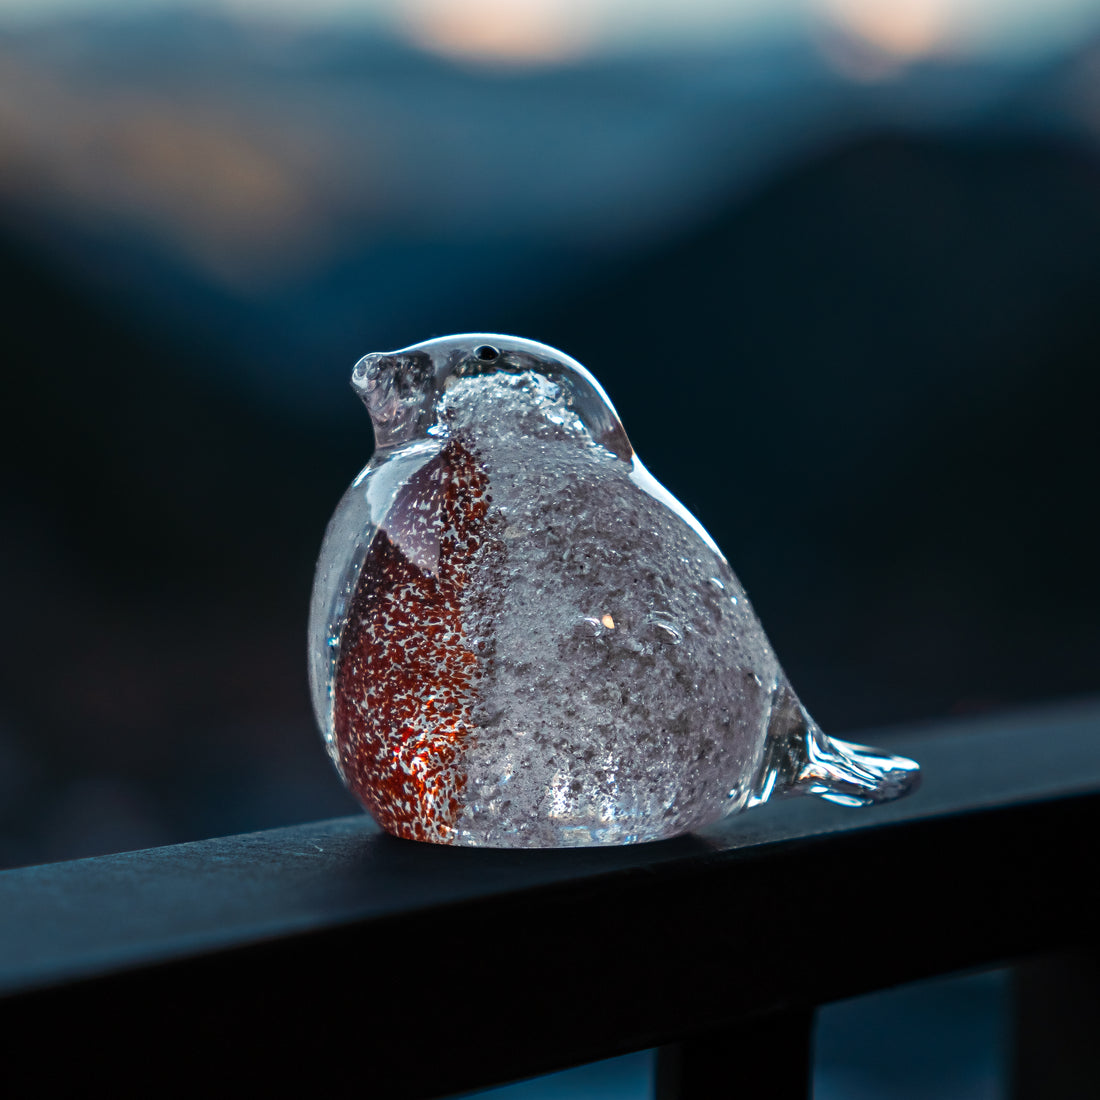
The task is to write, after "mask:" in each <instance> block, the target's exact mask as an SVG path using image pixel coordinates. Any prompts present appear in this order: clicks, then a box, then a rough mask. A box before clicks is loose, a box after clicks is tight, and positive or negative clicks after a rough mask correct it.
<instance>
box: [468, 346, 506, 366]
mask: <svg viewBox="0 0 1100 1100" xmlns="http://www.w3.org/2000/svg"><path fill="white" fill-rule="evenodd" d="M474 355H476V356H477V357H478V359H480V360H481V361H482V362H483V363H491V362H492V361H493V360H494V359H499V358H500V352H499V351H497V349H496V348H494V347H491V346H490V345H489V344H482V345H481V347H479V348H474Z"/></svg>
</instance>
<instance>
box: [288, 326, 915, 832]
mask: <svg viewBox="0 0 1100 1100" xmlns="http://www.w3.org/2000/svg"><path fill="white" fill-rule="evenodd" d="M352 384H353V387H354V388H355V390H356V391H357V392H358V394H359V396H360V397H361V398H362V399H363V401H364V403H365V404H366V406H367V409H368V410H369V411H370V416H371V420H372V422H373V425H374V436H375V452H374V455H373V456H372V458H371V460H370V462H369V463H368V464H367V466H366V468H365V469H364V470H363V471H362V473H360V474H359V476H358V477H357V478H356V479H355V481H354V482H353V483H352V485H351V488H350V489H348V491H347V493H346V494H345V495H344V497H343V499H342V500H341V502H340V504H339V506H338V507H337V509H336V512H335V514H334V515H333V517H332V520H331V522H330V523H329V527H328V531H327V533H326V535H325V541H324V545H323V547H322V550H321V556H320V560H319V562H318V565H317V574H316V579H315V582H314V590H313V601H312V608H311V614H310V628H309V629H310V679H311V688H312V694H313V703H314V707H315V710H316V714H317V721H318V723H319V724H320V727H321V730H322V733H323V736H324V739H325V744H326V745H327V747H328V751H329V754H330V756H331V757H332V760H333V761H334V763H335V764H336V767H337V769H338V771H339V772H340V774H341V776H342V777H343V779H344V781H345V782H346V783H347V785H348V787H349V788H350V789H351V791H352V792H353V793H354V794H355V796H356V797H357V798H358V799H359V801H360V802H362V804H363V805H364V806H365V807H366V808H367V810H369V811H370V813H371V814H372V815H373V816H374V818H375V819H376V820H377V821H378V822H379V824H380V825H381V826H382V827H383V828H384V829H386V830H387V831H388V832H390V833H393V834H395V835H397V836H400V837H407V838H410V839H414V840H425V841H432V842H435V843H441V844H463V845H472V846H486V847H532V848H534V847H566V846H574V845H585V844H630V843H634V842H638V841H648V840H659V839H661V838H664V837H671V836H676V835H678V834H680V833H685V832H689V831H691V830H693V829H697V828H700V827H701V826H704V825H707V824H710V823H712V822H714V821H716V820H718V819H719V818H722V817H725V816H726V815H728V814H732V813H736V812H738V811H739V810H743V809H746V808H748V807H751V806H754V805H757V804H759V803H761V802H764V801H766V800H767V799H768V798H770V797H773V796H776V795H779V794H812V795H818V796H820V797H822V798H826V799H829V800H831V801H833V802H839V803H841V804H842V805H846V806H857V805H864V804H867V803H873V802H880V801H884V800H887V799H890V798H895V797H897V796H898V795H901V794H904V793H905V792H906V791H907V790H909V789H910V788H911V787H912V786H913V785H914V783H915V781H916V779H917V776H918V774H919V770H918V766H917V765H916V764H915V763H914V762H913V761H911V760H906V759H903V758H901V757H895V756H890V755H888V754H885V753H882V752H878V751H876V750H874V749H869V748H865V747H863V746H859V745H853V744H849V743H847V742H844V741H839V740H836V739H834V738H830V737H827V736H825V734H823V733H822V732H821V730H820V729H819V728H818V727H817V726H816V725H815V724H814V722H813V720H812V719H811V718H810V716H809V714H808V713H807V712H806V710H805V708H804V707H803V706H802V704H801V703H800V702H799V700H798V697H797V696H796V695H795V693H794V691H793V690H792V689H791V687H790V685H789V684H788V683H787V679H786V677H785V676H784V674H783V670H782V668H780V665H779V662H778V661H777V659H776V656H775V654H774V653H773V651H772V648H771V646H770V645H769V643H768V639H767V637H766V636H765V634H764V630H763V628H762V627H761V625H760V622H759V621H758V619H757V618H756V615H755V614H754V612H753V610H752V607H751V605H750V604H749V601H748V600H747V599H746V597H745V593H744V590H743V589H742V588H741V585H740V584H739V583H738V580H737V578H736V577H735V576H734V574H733V572H732V570H731V569H730V567H729V565H728V564H727V562H726V559H725V558H724V557H723V556H722V553H721V551H720V550H719V549H718V547H717V546H716V545H715V543H714V541H713V540H712V539H711V538H710V536H709V535H708V534H707V532H706V531H705V530H704V529H703V526H702V525H701V524H700V523H699V521H698V520H697V519H696V518H695V517H694V516H693V515H691V513H690V512H688V510H687V509H686V508H685V507H684V506H683V505H682V504H681V503H680V502H679V501H678V500H676V498H675V497H673V496H672V494H671V493H669V492H668V490H667V489H665V488H664V487H663V486H662V485H661V484H660V483H658V482H657V481H656V480H655V479H654V478H653V477H652V476H651V475H650V473H649V472H648V471H647V470H646V468H645V467H644V466H643V465H642V463H641V461H640V460H639V459H638V456H637V455H636V454H635V453H634V451H633V449H632V448H631V446H630V442H629V440H628V439H627V436H626V432H625V431H624V430H623V426H622V424H621V423H620V422H619V418H618V416H617V415H616V413H615V410H614V409H613V408H612V406H611V403H610V401H609V400H608V398H607V396H606V394H605V393H604V392H603V390H602V389H601V387H600V385H599V383H598V382H597V381H596V379H595V378H593V376H592V375H591V374H589V372H588V371H587V370H585V368H584V367H582V366H581V365H580V364H579V363H577V362H576V361H575V360H573V359H571V358H570V357H569V356H568V355H565V354H563V353H562V352H559V351H556V350H555V349H553V348H550V347H547V346H545V345H544V344H538V343H535V342H533V341H531V340H521V339H517V338H515V337H511V336H496V335H485V334H479V335H467V336H449V337H444V338H442V339H438V340H429V341H427V342H425V343H422V344H416V345H414V346H413V347H410V348H405V349H404V350H402V351H395V352H386V353H374V354H371V355H367V356H365V357H364V358H363V359H361V360H360V361H359V362H358V363H357V364H356V366H355V370H354V373H353V376H352Z"/></svg>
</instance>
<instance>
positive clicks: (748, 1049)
mask: <svg viewBox="0 0 1100 1100" xmlns="http://www.w3.org/2000/svg"><path fill="white" fill-rule="evenodd" d="M813 1019H814V1017H813V1012H811V1011H808V1010H807V1011H797V1012H784V1013H779V1014H776V1015H772V1016H765V1017H761V1018H760V1019H758V1020H752V1021H749V1022H747V1023H744V1024H739V1025H738V1026H737V1027H736V1028H735V1029H733V1030H728V1029H727V1030H722V1031H711V1032H706V1033H704V1034H701V1035H696V1036H692V1037H691V1038H690V1039H684V1040H683V1041H681V1042H679V1043H670V1044H668V1045H667V1046H663V1047H660V1048H659V1049H658V1051H657V1080H656V1100H724V1098H725V1097H730V1098H733V1097H738V1098H741V1097H748V1096H751V1097H753V1100H808V1098H809V1096H810V1094H811V1085H812V1076H813V1051H812V1045H813Z"/></svg>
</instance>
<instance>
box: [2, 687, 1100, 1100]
mask: <svg viewBox="0 0 1100 1100" xmlns="http://www.w3.org/2000/svg"><path fill="white" fill-rule="evenodd" d="M857 739H858V738H857ZM866 739H867V740H869V741H871V742H872V743H875V744H881V745H882V746H883V747H887V748H890V749H892V750H894V751H898V752H901V753H904V754H905V755H907V756H912V757H914V758H916V759H917V760H919V761H920V763H921V765H922V767H923V783H922V785H921V788H920V790H919V791H917V793H915V794H914V795H912V796H911V797H909V798H906V799H903V800H901V801H898V802H895V803H892V804H889V805H885V806H881V807H877V808H874V809H868V810H847V809H842V808H839V807H836V806H831V805H829V804H827V803H824V802H819V801H816V800H812V799H796V800H791V801H788V802H780V803H776V804H773V805H768V806H764V807H761V808H759V809H757V810H753V811H751V812H749V813H747V814H744V815H742V816H740V817H736V818H733V819H731V820H729V821H727V822H725V823H723V824H722V825H720V826H718V827H715V828H712V829H710V830H707V831H704V832H701V833H698V834H695V835H692V836H688V837H683V838H679V839H677V840H671V841H665V842H662V843H658V844H649V845H641V846H637V847H627V848H611V849H572V850H568V851H492V850H472V849H451V848H440V847H433V846H429V845H418V844H414V843H409V842H404V841H398V840H393V839H391V838H389V837H387V836H385V835H382V834H381V833H379V831H378V830H377V829H376V828H375V827H374V826H373V825H372V824H371V822H370V821H369V820H367V819H366V818H365V817H355V818H345V819H340V820H335V821H327V822H321V823H318V824H314V825H301V826H295V827H292V828H284V829H275V830H272V831H269V832H263V833H255V834H251V835H245V836H235V837H225V838H222V839H219V840H207V841H199V842H195V843H191V844H182V845H177V846H175V847H168V848H157V849H152V850H149V851H141V852H129V853H125V854H121V855H111V856H103V857H99V858H95V859H85V860H78V861H75V862H71V863H57V864H49V865H45V866H40V867H25V868H19V869H15V870H9V871H5V872H3V873H0V1049H2V1051H3V1059H2V1063H0V1066H2V1068H0V1080H4V1081H5V1083H6V1084H8V1085H9V1089H8V1090H5V1091H6V1094H7V1095H9V1096H12V1097H15V1096H23V1095H29V1093H28V1092H26V1091H18V1088H19V1087H22V1088H24V1089H25V1088H28V1087H31V1086H33V1087H34V1088H35V1091H36V1092H41V1091H42V1090H43V1089H45V1090H47V1091H49V1090H50V1089H54V1090H61V1092H62V1094H66V1095H67V1094H75V1093H76V1092H77V1091H78V1090H79V1091H81V1092H83V1091H84V1090H85V1089H86V1088H90V1087H91V1086H92V1084H93V1083H99V1084H107V1085H108V1086H110V1087H111V1089H112V1090H113V1092H114V1093H115V1094H121V1095H131V1094H133V1095H147V1096H163V1095H166V1094H167V1095H175V1094H177V1093H178V1094H181V1095H182V1094H184V1093H187V1094H189V1095H192V1096H195V1095H228V1094H230V1093H236V1094H245V1095H249V1094H259V1093H261V1092H272V1091H273V1092H275V1093H276V1094H283V1093H288V1094H289V1093H291V1092H292V1091H294V1092H296V1093H297V1094H299V1095H311V1096H325V1095H340V1096H343V1095H349V1096H350V1095H354V1096H369V1097H383V1098H387V1100H388V1098H400V1097H436V1096H444V1095H447V1094H451V1093H455V1092H458V1091H462V1090H467V1089H473V1088H478V1087H485V1086H489V1085H493V1084H499V1083H503V1082H506V1081H509V1080H514V1079H518V1078H521V1077H525V1076H531V1075H534V1074H540V1073H545V1072H549V1071H552V1070H557V1069H561V1068H564V1067H567V1066H570V1065H576V1064H579V1063H582V1062H587V1061H592V1060H595V1059H599V1058H606V1057H609V1056H612V1055H616V1054H622V1053H626V1052H628V1051H633V1050H639V1049H642V1048H646V1047H653V1046H658V1047H661V1054H660V1057H659V1062H658V1083H657V1088H658V1093H659V1095H661V1096H662V1097H682V1098H695V1097H706V1098H708V1100H710V1098H714V1097H722V1096H727V1095H729V1096H734V1095H737V1096H752V1097H788V1096H805V1095H806V1094H807V1090H808V1079H809V1064H810V1033H811V1027H812V1019H813V1012H814V1009H815V1008H816V1006H818V1005H822V1004H824V1003H826V1002H829V1001H832V1000H836V999H838V998H843V997H851V996H853V995H856V994H863V993H868V992H871V991H874V990H878V989H883V988H886V987H888V986H892V985H895V984H897V983H901V982H907V981H911V980H914V979H919V978H925V977H929V976H932V975H938V974H945V973H949V972H952V971H956V970H960V969H964V968H975V967H984V966H992V965H1007V964H1016V963H1021V964H1023V963H1025V962H1026V961H1027V960H1029V959H1030V960H1053V959H1054V957H1055V956H1056V955H1059V956H1060V958H1061V961H1051V962H1049V963H1047V962H1043V963H1041V964H1040V963H1038V962H1035V961H1031V962H1027V964H1026V966H1024V967H1023V969H1022V970H1021V973H1023V974H1024V975H1027V980H1026V981H1025V982H1023V983H1022V985H1021V988H1023V989H1024V990H1025V996H1024V998H1023V1002H1022V1004H1021V1010H1020V1013H1019V1019H1020V1020H1021V1021H1023V1022H1024V1023H1025V1025H1026V1030H1025V1031H1024V1032H1023V1033H1022V1034H1021V1036H1020V1042H1019V1044H1018V1045H1017V1055H1016V1069H1017V1086H1018V1095H1020V1096H1024V1095H1027V1096H1044V1097H1049V1098H1054V1097H1059V1098H1061V1097H1068V1096H1071V1095H1076V1094H1075V1093H1074V1091H1073V1090H1074V1089H1075V1088H1081V1087H1082V1084H1081V1082H1082V1080H1084V1079H1085V1078H1083V1077H1082V1075H1083V1074H1088V1073H1092V1070H1091V1068H1090V1067H1091V1062H1092V1051H1093V1046H1094V1045H1095V1034H1096V1028H1095V1027H1093V1029H1092V1031H1091V1033H1089V1032H1088V1027H1089V1025H1088V1020H1089V1019H1090V1017H1089V1015H1088V1014H1089V1013H1090V1012H1091V1013H1092V1014H1093V1016H1092V1017H1091V1019H1095V1013H1096V989H1097V985H1096V980H1095V979H1096V973H1095V970H1092V971H1089V970H1088V967H1089V966H1092V965H1093V962H1092V960H1093V959H1094V958H1095V956H1094V954H1093V952H1094V951H1095V944H1096V938H1097V935H1098V932H1100V703H1098V702H1096V701H1089V702H1084V703H1080V704H1074V705H1064V706H1060V707H1056V708H1050V709H1046V710H1042V711H1032V712H1029V713H1024V714H1016V715H1008V716H999V717H995V718H985V719H975V720H970V721H966V722H956V723H951V724H945V725H942V726H939V727H928V728H923V729H918V728H913V729H909V730H904V731H898V732H895V733H893V734H891V733H889V732H885V733H883V732H873V733H868V734H866ZM1067 952H1070V953H1073V952H1079V953H1080V952H1083V954H1078V955H1076V956H1074V955H1072V954H1071V955H1070V956H1067V955H1066V953H1067ZM1067 957H1068V958H1070V959H1072V960H1074V961H1070V962H1066V961H1065V960H1066V958H1067ZM1027 990H1031V991H1032V992H1030V993H1028V992H1026V991H1027ZM1052 990H1053V992H1052ZM1067 991H1068V992H1067ZM1067 997H1068V998H1069V1000H1067ZM1067 1006H1068V1007H1067ZM1059 1012H1061V1013H1062V1014H1063V1016H1064V1017H1065V1020H1067V1021H1069V1022H1067V1023H1065V1024H1064V1026H1055V1024H1054V1023H1052V1021H1056V1020H1058V1019H1059V1015H1058V1014H1059ZM1028 1021H1030V1023H1028ZM1075 1029H1076V1030H1075ZM1078 1033H1080V1035H1081V1036H1084V1038H1081V1037H1077V1036H1078ZM919 1039H920V1037H919V1036H914V1042H919ZM1059 1073H1061V1075H1062V1077H1061V1078H1059V1077H1058V1074H1059ZM1095 1079H1096V1075H1095V1073H1093V1075H1092V1077H1091V1080H1092V1081H1095ZM1059 1080H1060V1081H1061V1082H1062V1083H1061V1084H1057V1083H1055V1084H1052V1082H1057V1081H1059ZM1085 1087H1087V1086H1085ZM1051 1088H1055V1089H1061V1090H1062V1091H1054V1092H1051V1091H1049V1090H1050V1089H1051ZM242 1090H243V1093H242ZM1080 1095H1082V1096H1092V1095H1100V1089H1095V1087H1094V1091H1086V1092H1081V1093H1080Z"/></svg>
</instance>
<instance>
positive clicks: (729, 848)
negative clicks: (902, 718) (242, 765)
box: [0, 700, 1100, 995]
mask: <svg viewBox="0 0 1100 1100" xmlns="http://www.w3.org/2000/svg"><path fill="white" fill-rule="evenodd" d="M866 740H867V741H868V742H871V743H879V742H882V743H884V744H887V745H888V746H889V747H890V748H891V749H892V750H894V751H898V752H904V753H907V754H908V755H911V756H913V757H914V758H916V759H917V760H919V761H920V763H921V765H922V782H921V786H920V789H919V790H918V791H917V792H916V793H915V794H913V795H911V796H909V797H907V798H904V799H902V800H899V801H897V802H894V803H890V804H887V805H883V806H878V807H874V808H871V809H857V810H852V809H847V808H842V807H837V806H834V805H830V804H829V803H826V802H821V801H818V800H816V799H808V798H800V799H792V800H788V801H780V802H777V803H774V804H771V805H767V806H763V807H760V808H758V809H755V810H752V811H749V812H747V813H744V814H742V815H739V816H735V817H733V818H730V819H728V820H727V821H725V822H722V823H720V824H719V825H717V826H714V827H711V828H709V829H706V830H703V831H701V832H699V833H696V834H693V835H690V836H686V837H681V838H679V839H676V840H671V841H663V842H658V843H653V844H644V845H633V846H626V847H618V848H574V849H557V850H535V851H522V850H490V849H480V850H479V849H462V848H447V847H439V846H434V845H425V844H417V843H413V842H408V841H400V840H395V839H393V838H391V837H389V836H387V835H385V834H383V833H382V832H381V831H380V830H379V829H378V828H377V826H375V825H374V824H373V822H371V821H370V819H369V818H367V817H366V816H356V817H348V818H338V819H335V820H331V821H322V822H317V823H313V824H305V825H295V826H290V827H287V828H281V829H272V830H268V831H265V832H259V833H249V834H244V835H241V836H231V837H222V838H218V839H212V840H201V841H194V842H191V843H187V844H179V845H174V846H169V847H162V848H151V849H147V850H144V851H136V852H124V853H119V854H116V855H108V856H98V857H93V858H89V859H81V860H75V861H71V862H66V863H51V864H43V865H41V866H33V867H22V868H15V869H12V870H7V871H3V872H0V995H2V994H4V993H7V992H12V991H15V990H19V989H22V988H28V987H33V986H38V985H43V984H53V983H57V982H67V981H71V980H73V979H76V978H81V977H85V976H88V975H93V974H97V973H103V972H108V971H112V970H115V969H117V968H125V967H130V966H136V965H141V964H145V963H149V962H155V961H161V960H165V959H169V958H173V957H178V956H181V955H188V954H192V953H195V952H201V951H207V950H212V949H219V948H226V947H231V946H233V945H235V944H242V943H250V942H255V941H256V940H259V939H270V938H272V937H281V936H287V935H293V934H296V933H301V932H305V931H311V930H317V929H321V928H325V927H330V926H335V925H340V924H346V923H348V922H363V921H368V922H369V921H371V920H377V919H381V918H391V917H395V916H399V915H400V914H402V913H406V912H411V911H416V910H424V909H441V908H444V907H447V906H450V905H454V904H456V903H461V902H470V901H476V900H478V899H488V898H492V897H493V896H496V895H501V894H515V893H518V892H523V891H528V890H531V889H535V888H553V887H555V886H557V887H559V888H561V889H563V890H565V891H568V890H572V889H576V888H577V887H578V886H580V885H581V884H583V883H584V882H585V881H586V880H594V879H597V878H599V877H601V876H607V875H611V874H615V873H621V872H625V871H639V870H643V871H644V870H646V869H650V870H652V869H656V868H661V867H663V868H666V869H669V870H671V869H672V868H676V869H677V870H680V871H687V872H688V873H690V870H691V868H693V867H700V868H701V867H704V866H713V865H714V864H715V862H716V861H722V860H723V858H726V859H728V857H730V856H736V855H738V854H744V853H746V852H749V851H755V852H760V851H762V850H763V849H765V848H766V847H767V846H769V845H774V844H777V843H780V842H785V841H791V840H798V839H805V838H812V837H823V836H825V835H827V834H854V833H870V832H874V831H877V830H882V829H886V828H888V827H890V826H895V825H899V824H903V823H910V822H916V821H920V820H927V819H931V818H938V817H944V816H946V815H955V814H964V813H972V812H976V811H981V810H983V809H991V808H995V807H1009V806H1013V805H1019V804H1023V803H1028V802H1035V801H1043V800H1048V799H1052V798H1062V797H1065V796H1067V795H1073V794H1082V793H1090V792H1100V700H1085V701H1081V702H1074V703H1069V704H1062V705H1057V706H1053V707H1049V708H1044V709H1041V710H1030V711H1026V712H1019V713H1010V714H1004V715H997V716H987V717H981V718H972V719H969V720H958V721H951V722H945V723H940V724H935V725H928V726H913V727H912V728H908V729H904V730H899V731H893V732H891V731H875V732H870V733H868V734H867V735H866ZM993 855H994V854H992V853H991V857H992V856H993Z"/></svg>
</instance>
